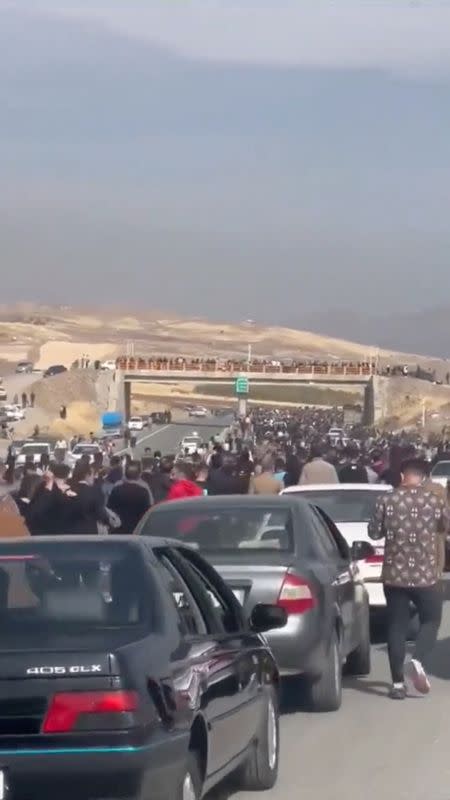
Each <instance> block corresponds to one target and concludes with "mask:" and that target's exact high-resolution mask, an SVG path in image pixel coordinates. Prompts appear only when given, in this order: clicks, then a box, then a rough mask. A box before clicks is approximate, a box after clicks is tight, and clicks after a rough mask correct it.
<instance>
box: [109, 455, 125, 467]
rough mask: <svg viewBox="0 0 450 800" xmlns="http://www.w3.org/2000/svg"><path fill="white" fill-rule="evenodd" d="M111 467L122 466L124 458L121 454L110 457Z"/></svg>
mask: <svg viewBox="0 0 450 800" xmlns="http://www.w3.org/2000/svg"><path fill="white" fill-rule="evenodd" d="M109 465H110V467H121V466H122V459H121V458H120V456H111V458H110V459H109Z"/></svg>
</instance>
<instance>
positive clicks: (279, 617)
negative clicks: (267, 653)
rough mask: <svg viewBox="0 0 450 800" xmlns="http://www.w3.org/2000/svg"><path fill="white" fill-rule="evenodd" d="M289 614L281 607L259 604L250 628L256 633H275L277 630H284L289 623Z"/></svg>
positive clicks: (255, 609) (254, 611)
mask: <svg viewBox="0 0 450 800" xmlns="http://www.w3.org/2000/svg"><path fill="white" fill-rule="evenodd" d="M287 620H288V618H287V613H286V610H285V609H284V608H280V606H274V605H269V604H267V603H258V604H257V605H256V606H255V607H254V609H253V611H252V613H251V615H250V627H251V629H252V631H254V632H255V633H265V632H266V631H273V630H274V629H275V628H284V626H285V625H286V623H287Z"/></svg>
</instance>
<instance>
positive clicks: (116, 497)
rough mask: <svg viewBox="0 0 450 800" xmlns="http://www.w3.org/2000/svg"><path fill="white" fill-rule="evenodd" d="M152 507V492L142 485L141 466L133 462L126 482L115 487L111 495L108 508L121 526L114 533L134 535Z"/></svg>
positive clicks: (126, 474)
mask: <svg viewBox="0 0 450 800" xmlns="http://www.w3.org/2000/svg"><path fill="white" fill-rule="evenodd" d="M150 505H151V497H150V492H149V490H148V488H147V487H146V486H144V485H143V484H142V483H141V469H140V465H139V464H138V463H137V462H135V461H132V462H131V463H130V464H128V466H127V467H126V470H125V480H124V481H123V482H122V483H119V484H117V485H116V486H114V488H113V489H112V491H111V494H110V495H109V499H108V504H107V507H108V508H109V509H111V511H113V512H114V513H115V514H117V516H118V517H119V519H120V526H118V527H117V528H115V529H114V531H113V533H126V534H129V533H133V532H134V530H135V528H136V526H137V524H138V522H140V520H141V519H142V517H143V516H144V514H145V513H146V511H148V509H149V508H150Z"/></svg>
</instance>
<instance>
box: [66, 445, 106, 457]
mask: <svg viewBox="0 0 450 800" xmlns="http://www.w3.org/2000/svg"><path fill="white" fill-rule="evenodd" d="M99 449H100V448H99V447H98V445H96V444H76V445H75V447H74V448H73V451H72V452H73V453H75V455H77V454H78V453H98V451H99Z"/></svg>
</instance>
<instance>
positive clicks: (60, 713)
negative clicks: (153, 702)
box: [42, 691, 139, 733]
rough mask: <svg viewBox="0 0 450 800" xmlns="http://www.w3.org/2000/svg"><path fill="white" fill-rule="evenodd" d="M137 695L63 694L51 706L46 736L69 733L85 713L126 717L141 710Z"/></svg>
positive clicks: (112, 692) (54, 697) (114, 692)
mask: <svg viewBox="0 0 450 800" xmlns="http://www.w3.org/2000/svg"><path fill="white" fill-rule="evenodd" d="M138 702H139V698H138V694H137V692H123V691H111V692H60V693H59V694H55V695H54V696H53V698H52V701H51V703H50V707H49V709H48V711H47V715H46V717H45V720H44V724H43V726H42V732H43V733H69V732H70V731H73V729H74V728H75V726H76V724H77V721H78V718H79V717H80V716H82V715H84V714H126V713H132V712H133V711H137V708H138Z"/></svg>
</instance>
